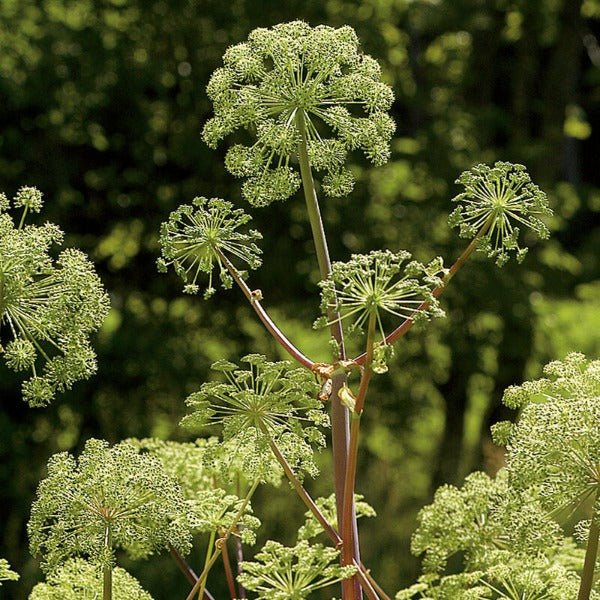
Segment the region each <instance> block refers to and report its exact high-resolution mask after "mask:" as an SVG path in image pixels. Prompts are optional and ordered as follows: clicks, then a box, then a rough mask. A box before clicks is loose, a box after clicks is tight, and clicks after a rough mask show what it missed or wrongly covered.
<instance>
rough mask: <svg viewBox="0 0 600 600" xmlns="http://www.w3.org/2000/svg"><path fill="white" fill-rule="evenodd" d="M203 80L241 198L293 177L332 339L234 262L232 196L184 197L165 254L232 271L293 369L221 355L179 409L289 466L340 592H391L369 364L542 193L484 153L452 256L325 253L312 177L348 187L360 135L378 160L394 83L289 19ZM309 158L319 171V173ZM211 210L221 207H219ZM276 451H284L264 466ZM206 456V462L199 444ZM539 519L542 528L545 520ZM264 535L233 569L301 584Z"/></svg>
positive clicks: (339, 40)
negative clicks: (356, 344) (256, 555)
mask: <svg viewBox="0 0 600 600" xmlns="http://www.w3.org/2000/svg"><path fill="white" fill-rule="evenodd" d="M207 94H208V96H209V98H210V99H211V100H212V102H213V106H214V116H213V117H212V118H211V119H210V120H209V121H208V122H207V123H206V125H205V127H204V130H203V137H204V140H205V141H206V142H207V144H208V145H209V146H210V147H216V145H217V144H218V143H219V142H220V141H221V140H222V139H224V138H226V137H228V136H230V135H232V134H234V133H236V132H237V135H238V138H236V142H235V143H234V144H233V145H232V146H231V147H230V148H229V149H228V151H227V153H226V157H225V166H226V168H227V169H228V170H229V171H230V172H231V173H232V174H233V175H234V176H237V177H242V178H245V182H244V184H243V186H242V196H243V197H244V198H245V199H246V200H247V201H248V202H249V203H250V204H251V205H253V206H255V207H265V206H268V205H269V204H271V203H272V202H274V201H282V200H286V199H287V198H289V197H291V196H292V195H293V194H294V193H295V192H296V191H297V190H298V189H299V188H300V187H301V186H302V191H303V194H304V199H305V202H306V210H307V215H308V219H309V222H310V225H311V231H312V235H313V240H314V244H315V250H316V257H317V261H318V265H319V271H320V275H321V280H322V281H321V284H320V286H321V289H322V297H321V308H322V312H323V316H322V318H321V319H320V320H319V324H321V325H324V326H327V327H329V331H330V333H331V337H332V340H333V344H332V348H333V352H332V357H331V362H329V363H320V362H315V361H313V360H311V358H310V357H308V356H306V355H305V354H304V353H303V352H302V351H301V350H300V349H298V348H297V347H296V346H295V344H294V343H293V341H291V340H290V339H289V338H288V337H287V336H286V335H285V334H284V333H283V332H282V331H281V329H280V328H279V327H278V326H277V325H276V324H275V322H274V321H273V319H272V318H271V316H270V315H269V314H268V312H267V310H266V308H265V307H264V306H263V301H264V294H263V292H262V291H261V290H257V289H253V288H252V287H251V286H250V284H249V283H248V282H247V274H246V273H245V272H242V271H241V270H239V266H238V265H239V263H246V264H248V265H249V266H251V267H254V266H258V259H257V256H258V250H257V248H256V247H255V246H254V245H253V244H254V241H255V240H256V239H258V237H259V234H258V233H256V232H253V231H252V230H246V225H247V223H248V218H247V217H246V216H242V213H241V212H236V213H235V216H233V212H232V210H233V209H232V207H231V205H229V204H228V203H227V202H225V201H223V200H217V199H214V200H212V201H210V202H207V201H205V200H200V201H197V202H196V206H195V208H191V207H189V206H187V207H182V209H179V210H177V211H175V212H174V213H173V214H172V215H171V218H170V220H169V222H168V223H167V224H165V225H163V229H162V238H161V241H162V244H163V257H162V259H161V262H160V266H161V268H162V269H163V270H164V268H166V267H167V266H169V265H173V267H174V268H175V271H176V272H177V273H178V274H179V275H180V276H181V277H182V278H183V280H184V283H185V284H186V288H185V291H188V292H196V291H198V289H199V285H200V275H201V273H205V274H208V294H207V295H210V294H211V293H212V290H213V285H212V279H211V273H212V270H213V267H214V266H215V265H218V268H219V271H220V276H221V280H222V281H223V283H224V286H225V287H229V286H230V284H231V283H232V282H235V283H236V284H237V285H238V286H239V288H240V289H241V291H242V292H243V294H244V296H245V297H246V299H247V300H248V301H249V302H250V304H251V306H252V307H253V309H254V310H255V312H256V314H257V315H258V317H259V318H260V320H261V321H262V323H263V324H264V325H265V327H266V328H267V330H268V331H269V332H270V333H271V334H272V335H273V337H274V338H275V340H276V341H277V342H278V343H279V344H280V345H281V347H282V348H284V349H285V350H286V351H287V352H288V354H289V355H290V357H291V358H292V359H294V360H295V361H296V362H297V363H299V365H300V367H303V368H304V370H303V369H302V368H300V369H291V364H289V363H287V362H285V363H284V362H278V363H272V362H269V361H268V360H267V358H266V357H262V356H256V355H251V356H250V357H246V358H245V359H243V360H245V361H246V362H248V363H250V369H242V368H240V367H238V365H236V364H235V363H230V362H227V361H220V362H219V363H217V364H216V365H214V368H215V369H217V370H220V371H222V372H223V377H224V378H225V379H226V383H224V382H222V381H212V382H210V383H206V384H204V385H202V387H201V388H200V389H199V390H198V391H197V392H195V393H193V394H192V395H191V396H189V398H188V399H187V404H188V406H189V407H190V408H191V411H192V412H191V413H190V414H188V415H187V416H186V417H185V418H184V419H183V421H182V424H183V425H185V426H189V427H193V428H202V427H206V426H211V425H220V426H221V427H222V436H223V447H224V448H226V449H225V450H223V451H219V450H217V449H218V448H219V446H217V445H212V446H211V451H210V453H212V455H214V456H215V457H217V462H220V464H221V465H222V464H226V463H227V460H230V461H231V463H230V464H231V465H235V469H240V471H239V472H240V473H241V474H242V477H243V478H244V479H248V478H249V477H250V476H251V475H250V474H251V473H253V474H254V476H255V477H256V478H257V480H262V481H268V479H269V477H272V474H273V473H274V472H276V477H278V476H279V474H280V473H281V472H283V473H284V474H285V475H286V477H287V478H288V479H289V481H290V483H291V484H292V486H293V487H294V489H295V490H296V492H297V493H298V495H299V496H300V498H301V500H302V501H303V502H304V503H305V505H306V507H307V508H308V509H309V511H310V513H311V515H312V519H314V521H309V523H307V525H306V526H305V528H304V529H303V530H302V532H303V533H302V536H303V537H304V536H311V535H313V534H314V533H316V532H317V531H319V530H322V531H323V532H325V534H326V535H327V536H328V537H329V539H330V541H331V542H332V543H333V544H334V546H335V547H336V550H339V549H340V548H341V553H340V560H341V565H342V567H345V568H348V571H347V574H349V575H351V576H349V577H348V578H344V579H343V580H342V597H343V599H344V600H354V599H356V600H358V599H360V598H362V594H363V591H364V592H365V593H366V594H367V595H368V597H369V598H371V599H375V598H378V597H380V595H381V596H383V597H387V596H385V594H384V592H383V591H382V590H381V588H380V587H379V586H378V584H377V583H376V582H375V581H374V580H373V578H372V576H371V575H370V573H369V570H368V569H367V568H366V567H365V566H364V565H363V564H362V562H361V559H360V548H359V539H358V528H357V524H356V519H357V516H358V515H359V514H361V511H362V508H361V507H360V506H359V505H357V503H356V501H355V483H356V466H357V460H358V459H357V457H358V448H359V431H360V422H361V416H362V414H363V412H364V410H365V408H366V406H367V403H366V397H367V392H368V389H369V383H370V379H371V375H372V373H384V372H385V371H386V370H387V368H388V360H389V357H390V356H391V353H392V347H393V344H394V343H396V342H397V341H398V340H399V339H400V338H401V337H402V336H403V335H404V334H406V333H407V332H408V331H409V330H410V329H411V327H412V325H413V324H414V323H417V322H426V321H427V320H428V319H429V318H430V317H432V316H442V315H443V311H442V309H441V307H440V303H439V300H438V298H439V296H440V294H442V293H443V291H444V290H445V288H446V286H447V285H448V284H449V282H450V281H451V279H452V278H453V277H454V275H455V274H456V273H457V271H458V270H459V269H460V268H461V266H462V265H463V264H464V263H465V261H466V260H467V259H468V258H469V256H471V254H472V253H473V252H474V251H475V250H477V249H479V250H484V251H485V253H486V254H487V255H489V256H490V257H492V258H495V259H496V262H497V263H498V264H499V265H501V264H503V263H504V262H505V261H506V258H507V257H508V253H509V251H512V250H515V251H517V253H518V258H519V260H521V259H522V258H523V257H524V254H525V246H524V245H523V244H522V242H521V241H519V240H518V236H519V227H520V226H521V227H522V226H523V225H525V226H527V227H529V228H532V229H533V230H534V231H536V232H537V233H538V234H540V236H541V237H545V236H546V234H547V230H546V229H545V226H544V225H543V224H542V222H541V221H540V216H544V215H547V214H549V213H550V209H549V208H548V205H547V200H546V197H545V195H544V194H543V192H541V191H540V190H539V188H537V187H536V186H535V185H534V184H533V183H531V181H530V179H529V176H528V175H527V173H526V171H525V169H524V167H522V166H521V165H512V164H510V163H497V164H496V165H494V167H492V168H489V167H486V166H483V165H479V166H476V167H474V168H473V169H472V170H471V171H468V172H465V173H463V175H462V176H461V177H460V179H459V183H461V184H462V185H464V186H465V191H464V192H463V193H462V194H460V195H459V196H457V197H456V198H455V200H456V202H458V204H459V206H458V208H457V209H456V210H455V211H454V212H453V214H452V215H451V218H450V224H451V225H460V233H461V236H463V237H470V238H472V239H471V241H470V243H469V244H468V246H467V247H466V248H465V250H464V252H463V253H462V254H461V255H460V256H459V257H458V259H457V260H456V261H455V262H454V263H453V264H452V266H451V267H450V268H448V269H446V268H445V267H444V264H443V261H442V259H441V258H439V257H438V258H434V259H433V260H431V261H430V262H429V263H428V264H422V263H419V262H416V261H412V260H411V255H410V253H409V252H407V251H405V250H400V251H396V252H391V251H389V250H381V251H373V252H371V253H369V254H365V255H354V256H352V257H351V259H350V260H349V261H346V262H344V261H339V262H336V263H334V264H333V265H332V264H331V261H330V258H329V250H328V244H327V238H326V235H325V228H324V225H323V222H322V220H321V216H320V207H319V201H318V196H317V190H318V189H319V188H320V190H321V191H323V193H324V194H325V195H327V196H345V195H347V194H349V193H350V192H351V190H352V185H353V177H352V174H351V172H350V170H349V169H348V166H347V159H348V156H349V153H350V152H351V151H354V150H362V152H363V153H364V155H365V156H366V157H367V159H369V160H371V161H372V162H373V163H374V164H376V165H379V164H383V163H385V162H386V160H387V158H388V157H389V154H390V151H389V142H390V139H391V136H392V134H393V131H394V127H395V126H394V123H393V121H392V119H391V118H390V116H389V115H388V113H387V111H388V110H389V108H390V106H391V103H392V101H393V93H392V92H391V90H390V89H389V88H388V87H387V86H386V85H385V83H383V82H382V81H381V71H380V68H379V66H378V65H377V63H376V62H375V61H374V60H373V59H372V58H370V57H369V56H365V55H364V54H362V53H361V52H360V51H359V45H358V40H357V37H356V34H355V33H354V31H353V30H352V29H351V28H349V27H342V28H340V29H334V28H331V27H327V26H319V27H315V28H312V27H310V26H309V25H307V24H306V23H303V22H300V21H295V22H292V23H284V24H281V25H277V26H275V27H273V28H270V29H266V28H260V29H257V30H255V31H253V32H251V33H250V35H249V36H248V40H247V41H245V42H243V43H240V44H237V45H235V46H232V47H231V48H229V49H228V50H227V52H226V53H225V55H224V57H223V66H222V67H220V68H219V69H217V70H216V71H215V73H214V74H213V76H212V77H211V79H210V82H209V84H208V87H207ZM314 173H317V174H318V175H319V181H318V182H317V181H316V180H315V178H314ZM217 214H219V215H225V217H223V218H221V217H219V218H215V215H217ZM230 216H231V220H230ZM238 227H239V229H238ZM234 234H235V235H234ZM394 321H396V323H394ZM389 325H391V326H393V327H395V329H393V330H392V331H391V332H390V331H387V330H386V328H387V327H388V326H389ZM363 330H366V331H365V333H366V335H365V336H363V337H362V338H361V345H362V348H363V350H364V352H363V353H362V354H360V355H359V356H356V357H355V358H349V357H348V356H347V354H346V352H347V350H346V346H345V334H347V333H349V332H360V331H363ZM355 378H358V381H357V382H356V388H354V389H353V387H354V384H355V381H354V379H355ZM315 379H316V380H317V381H318V383H319V385H317V384H316V383H315ZM329 400H331V415H332V416H331V422H332V441H333V448H332V451H333V464H334V474H333V476H334V482H335V496H334V498H335V500H334V501H333V502H334V503H335V510H333V506H331V504H332V501H331V500H330V501H329V502H323V501H317V502H316V501H315V500H313V499H312V497H311V496H310V494H309V493H308V492H307V490H306V489H305V488H304V487H303V482H302V478H303V477H305V476H306V475H310V476H315V475H316V473H317V472H316V468H315V466H314V462H313V459H312V453H313V446H316V447H320V446H322V445H323V441H324V438H323V434H322V433H321V432H320V431H319V429H318V426H323V425H327V424H328V418H327V415H326V413H325V412H324V411H323V407H324V406H325V404H324V403H326V402H328V401H329ZM350 423H351V426H350ZM274 459H276V460H277V461H278V463H279V466H275V467H274V466H273V460H274ZM203 460H204V462H205V463H206V456H205V458H204V459H203ZM502 481H504V480H502ZM490 485H491V484H490ZM481 486H483V487H485V485H484V484H483V483H481V485H480V487H481ZM476 487H477V486H476ZM494 493H495V492H494ZM490 494H491V492H490V493H489V494H488V495H487V496H486V495H485V494H482V496H481V504H482V506H483V504H485V503H487V502H489V501H490ZM492 495H493V494H492ZM505 496H506V497H508V496H509V494H508V492H507V493H506V494H505ZM511 502H512V500H511ZM482 510H483V509H482ZM526 512H527V511H526V510H525V509H523V515H522V522H527V523H529V524H532V523H533V522H534V521H535V518H538V519H539V522H538V524H540V523H542V521H543V519H542V517H541V516H540V514H539V513H540V511H538V509H537V505H536V508H535V509H532V512H531V514H526ZM534 517H535V518H534ZM465 518H467V517H465ZM528 519H529V520H528ZM467 520H468V519H467ZM491 522H492V527H493V531H490V532H488V531H487V528H484V529H485V532H483V530H482V531H479V530H477V531H475V532H471V533H472V536H473V541H472V545H473V552H474V554H473V556H475V550H474V546H475V545H476V544H477V543H479V542H482V541H483V540H488V536H491V538H490V541H489V543H487V542H486V543H487V546H486V547H487V548H490V549H492V548H496V544H497V543H500V541H498V540H500V539H501V538H502V535H501V534H500V529H501V528H502V526H505V525H506V524H507V523H506V522H504V521H502V523H500V521H498V520H497V519H496V520H494V519H493V518H491ZM543 523H544V525H545V527H546V530H545V531H546V532H549V533H547V535H548V536H549V539H550V538H552V535H553V531H554V530H553V529H552V527H551V526H550V525H547V524H546V523H545V521H544V522H543ZM228 531H229V530H228ZM517 537H518V536H517V535H516V534H515V540H513V541H514V544H515V546H518V543H517V539H516V538H517ZM544 539H545V538H544ZM521 542H522V545H524V544H525V542H524V541H523V540H521ZM464 543H465V544H466V543H467V542H466V541H465V542H464ZM459 545H460V544H459ZM463 545H464V544H463ZM467 545H468V544H467ZM301 547H302V549H303V550H302V552H301V553H296V555H295V556H296V559H297V560H298V569H300V570H301V569H302V568H303V567H302V564H301V563H302V562H303V561H305V560H308V559H307V558H306V557H305V556H304V555H305V554H306V552H305V551H304V548H305V546H301ZM265 548H268V549H272V548H276V549H277V551H276V552H275V551H273V552H271V550H269V552H270V554H269V556H267V554H262V555H260V556H262V557H263V559H264V560H262V559H261V560H262V563H260V564H261V566H260V568H259V566H256V565H257V564H259V563H253V562H252V561H246V562H245V563H244V564H247V565H248V569H254V571H256V573H255V577H258V579H254V580H251V579H249V578H248V577H249V575H248V576H247V574H244V575H242V576H241V579H240V580H241V581H244V582H246V583H247V584H248V586H255V587H254V588H253V589H256V590H257V591H259V592H260V593H261V594H264V596H262V595H261V596H260V597H261V598H262V597H265V598H267V597H269V598H270V597H273V598H274V597H282V598H283V597H298V598H300V597H304V596H303V595H302V594H305V593H307V590H308V588H306V589H304V588H303V587H302V585H299V586H297V587H289V586H288V587H287V588H286V587H285V585H284V584H283V583H282V582H283V581H292V580H293V577H292V575H290V568H289V564H288V565H287V566H285V569H286V573H287V575H281V576H275V574H274V575H273V577H274V578H275V579H276V580H277V581H278V582H279V583H278V584H275V583H274V579H269V576H268V571H269V570H270V571H273V573H275V571H277V570H278V569H280V566H277V564H276V562H277V560H276V557H275V556H274V554H276V553H277V552H279V553H285V556H288V555H289V556H292V555H294V551H293V550H290V549H288V550H285V551H284V549H283V547H281V546H279V545H277V544H276V543H275V542H269V543H268V545H267V546H265ZM297 548H300V546H298V547H297ZM461 548H462V547H461ZM457 551H458V550H457ZM307 556H308V555H307ZM211 560H212V559H211ZM273 560H275V562H273ZM473 560H474V562H477V561H476V560H475V558H474V559H473ZM267 562H268V563H269V565H270V566H267ZM309 562H310V561H309ZM251 564H253V565H255V566H253V567H250V566H249V565H251ZM487 566H489V565H487ZM282 568H283V567H282ZM472 568H474V566H473V567H472ZM205 571H206V569H205ZM259 571H260V573H259ZM259 575H260V576H259ZM436 576H437V574H436ZM198 585H199V584H198ZM198 585H196V586H194V589H193V590H192V592H191V593H190V595H189V596H188V598H190V599H191V597H192V595H193V593H195V592H196V591H198V589H199V587H198ZM282 586H283V587H282ZM278 594H279V595H278ZM286 594H287V595H286ZM293 594H296V596H294V595H293ZM232 597H233V596H232Z"/></svg>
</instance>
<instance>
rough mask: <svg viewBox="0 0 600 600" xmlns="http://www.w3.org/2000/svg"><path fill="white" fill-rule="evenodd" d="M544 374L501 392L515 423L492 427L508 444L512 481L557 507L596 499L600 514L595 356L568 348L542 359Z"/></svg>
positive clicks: (599, 395) (599, 387)
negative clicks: (516, 412)
mask: <svg viewBox="0 0 600 600" xmlns="http://www.w3.org/2000/svg"><path fill="white" fill-rule="evenodd" d="M544 374H545V375H546V378H543V379H539V380H537V381H529V382H526V383H524V384H523V385H522V386H513V387H510V388H508V389H507V390H506V392H505V394H504V398H503V402H504V403H505V404H506V405H507V406H509V407H511V408H517V407H520V409H521V413H520V416H519V419H518V421H517V423H516V424H515V425H511V424H506V423H502V424H499V425H497V426H495V428H494V431H493V433H494V434H495V439H496V440H497V441H498V442H501V443H506V444H507V465H508V471H509V473H510V479H511V484H512V485H513V486H514V487H515V488H517V489H522V490H525V489H528V488H530V487H536V488H537V489H538V490H539V495H540V499H541V501H542V502H543V503H544V505H545V506H546V508H547V509H548V510H550V511H553V512H556V513H558V512H560V511H561V510H562V509H564V508H567V507H576V506H578V505H580V504H581V503H583V502H585V501H586V499H588V498H592V499H595V500H596V502H595V504H594V515H595V518H600V501H598V500H597V498H598V497H599V491H600V428H599V427H598V423H600V360H587V359H586V358H585V356H583V355H582V354H578V353H571V354H569V355H567V357H566V358H565V359H564V361H554V362H551V363H549V364H548V365H546V367H545V368H544Z"/></svg>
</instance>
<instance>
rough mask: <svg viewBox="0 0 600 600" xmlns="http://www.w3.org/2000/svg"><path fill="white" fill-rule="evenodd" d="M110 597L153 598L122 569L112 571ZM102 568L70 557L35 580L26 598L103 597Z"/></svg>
mask: <svg viewBox="0 0 600 600" xmlns="http://www.w3.org/2000/svg"><path fill="white" fill-rule="evenodd" d="M113 581H114V590H113V593H112V598H113V600H152V596H150V594H149V593H148V592H146V591H145V590H144V589H142V587H141V585H140V584H139V582H138V580H137V579H136V578H135V577H133V575H130V574H129V573H128V572H127V571H125V570H124V569H121V568H119V567H116V568H115V569H114V571H113ZM102 583H103V582H102V569H100V568H98V565H94V564H92V563H89V562H87V561H85V560H83V559H82V558H72V559H70V560H69V561H67V562H66V563H65V564H64V565H63V566H61V567H60V568H58V569H56V570H55V571H52V573H49V574H48V577H47V579H46V581H45V583H38V584H37V585H36V586H35V587H34V588H33V590H31V594H30V595H29V600H82V599H87V598H89V599H90V600H91V599H92V598H101V597H102Z"/></svg>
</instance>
